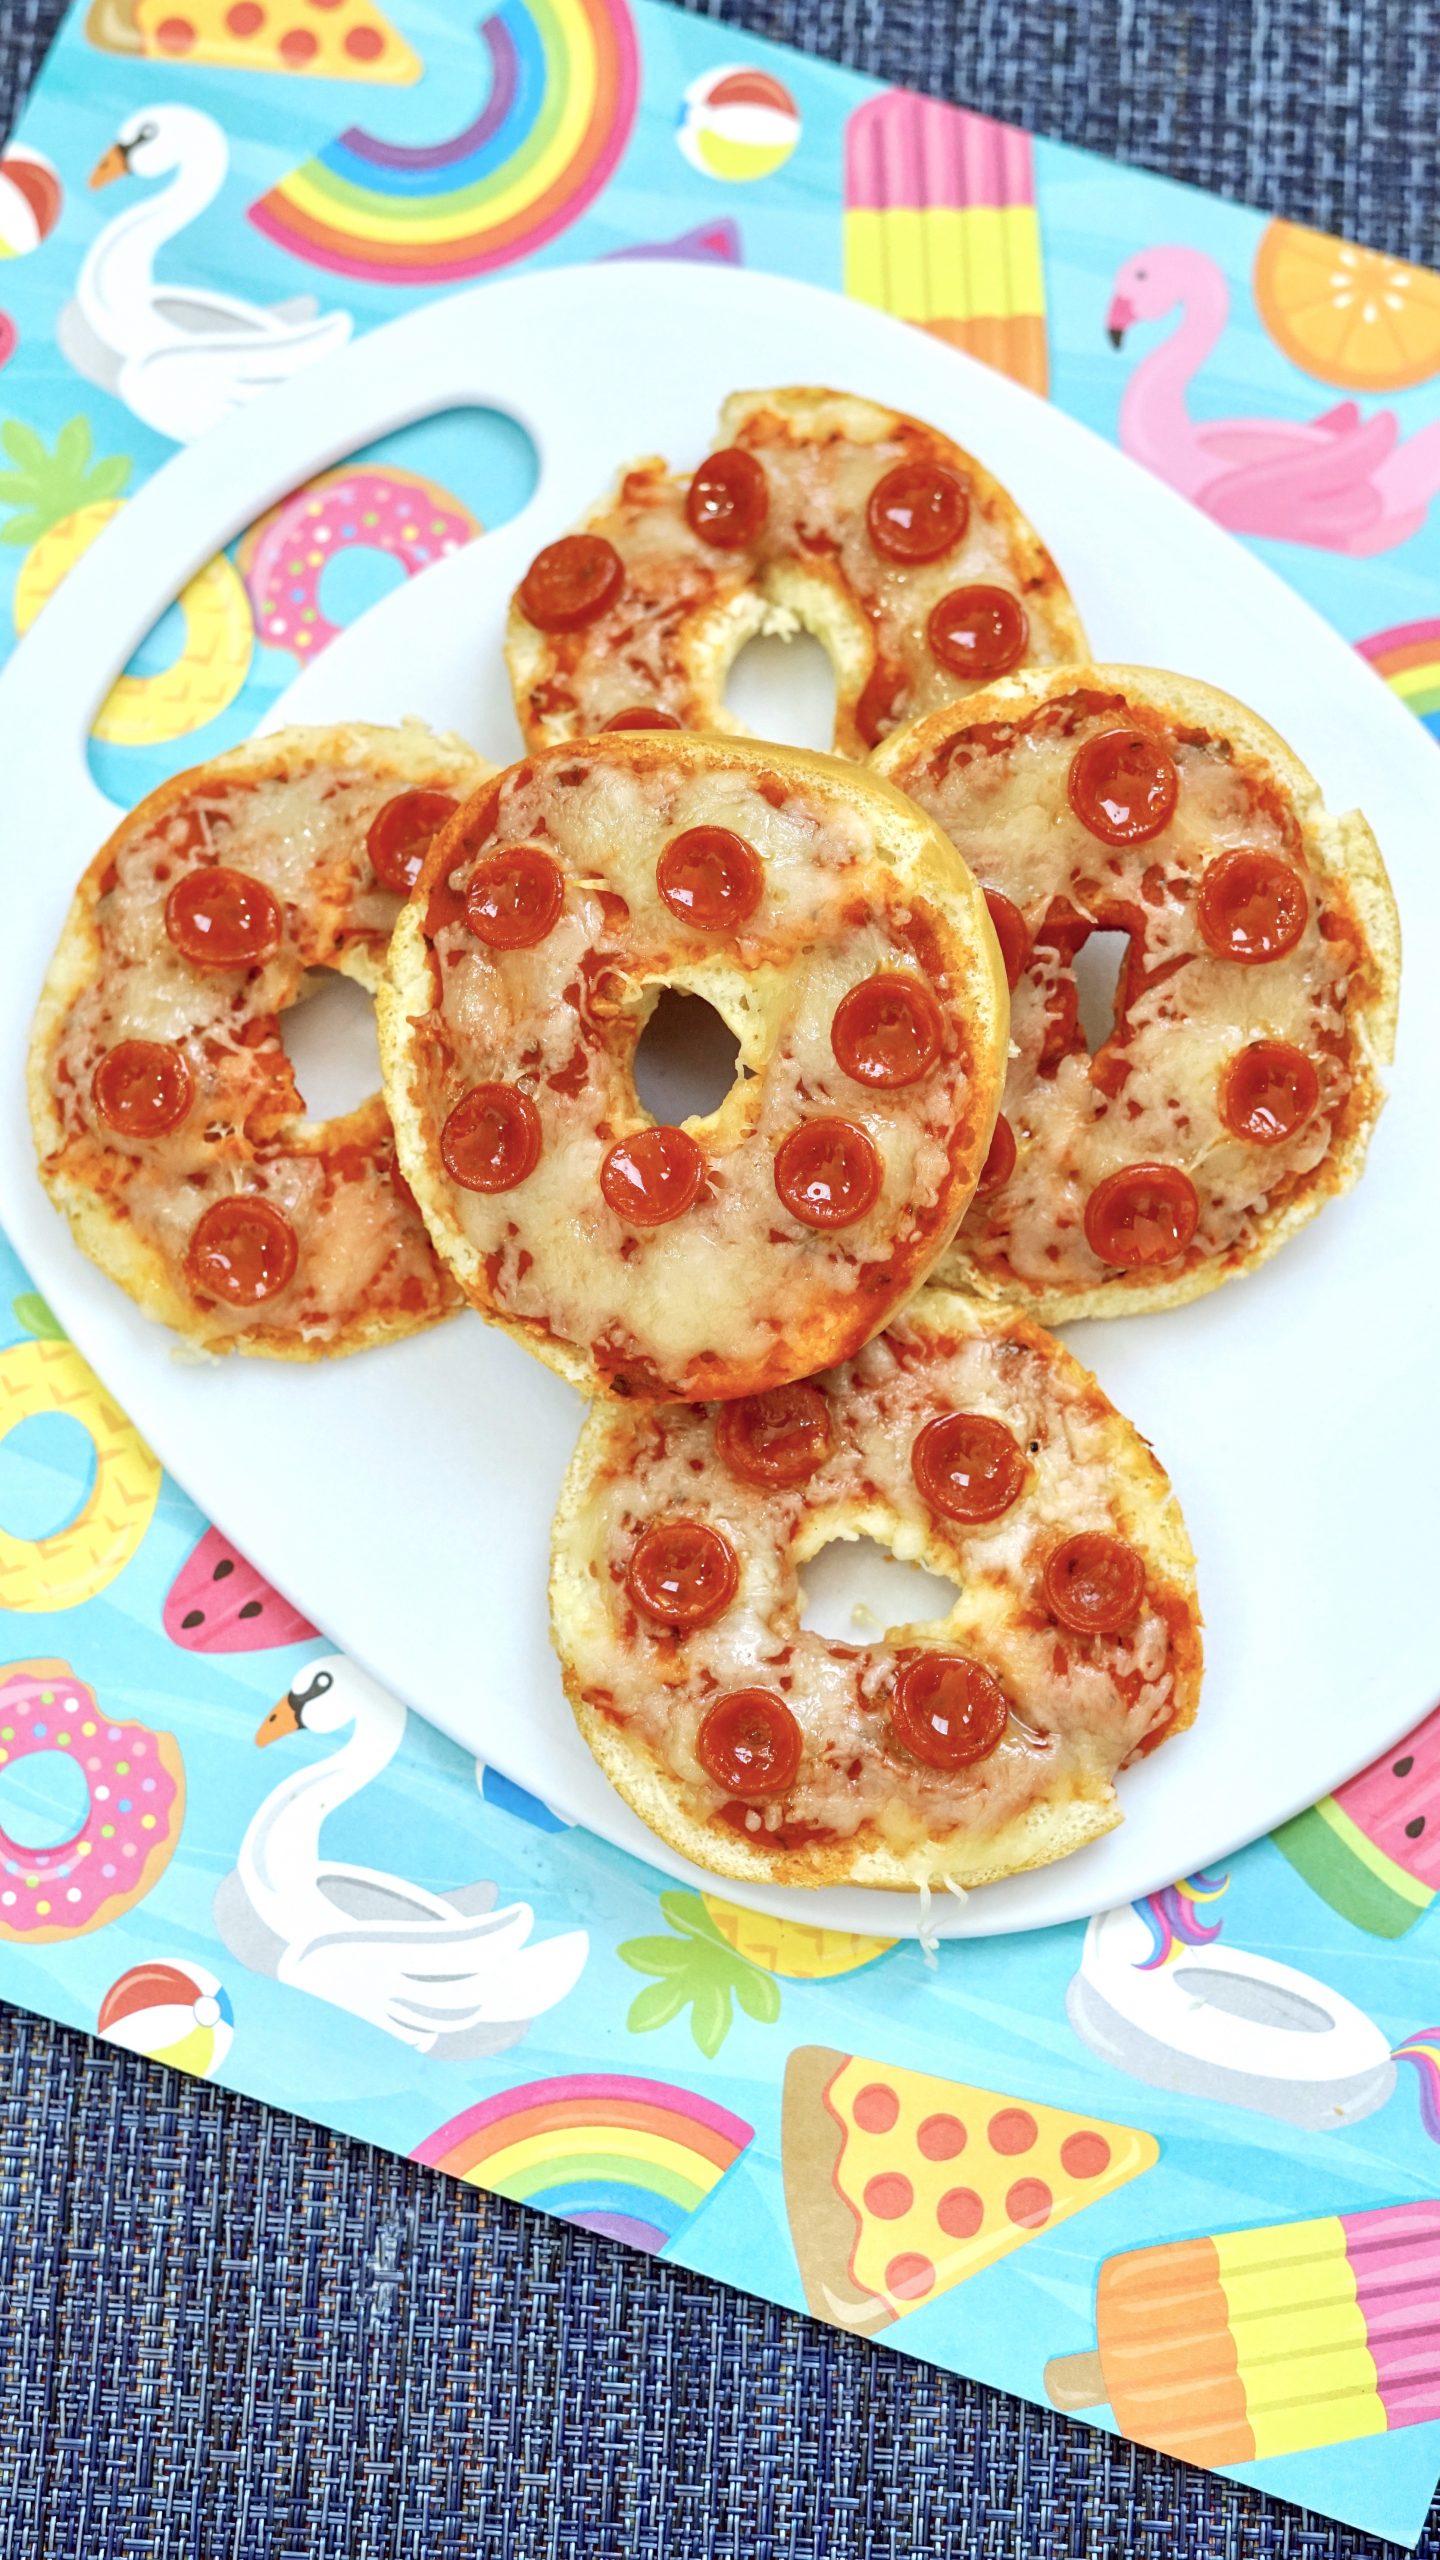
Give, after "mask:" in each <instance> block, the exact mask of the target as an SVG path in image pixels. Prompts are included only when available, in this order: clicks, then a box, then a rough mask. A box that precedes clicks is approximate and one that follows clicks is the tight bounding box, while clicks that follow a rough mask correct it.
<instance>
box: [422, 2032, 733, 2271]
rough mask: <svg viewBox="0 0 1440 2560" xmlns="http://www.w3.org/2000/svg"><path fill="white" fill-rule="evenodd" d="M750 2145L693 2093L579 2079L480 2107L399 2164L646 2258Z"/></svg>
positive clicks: (613, 2078) (620, 2079)
mask: <svg viewBox="0 0 1440 2560" xmlns="http://www.w3.org/2000/svg"><path fill="white" fill-rule="evenodd" d="M753 2134H754V2128H753V2126H751V2125H748V2124H746V2123H745V2122H744V2121H743V2120H742V2118H741V2117H739V2116H733V2115H731V2114H730V2113H729V2111H728V2109H727V2108H725V2107H717V2106H716V2105H714V2103H713V2102H712V2101H711V2100H710V2099H709V2098H700V2097H697V2096H696V2095H695V2094H694V2092H693V2090H690V2089H676V2088H672V2087H671V2085H670V2084H669V2083H668V2082H667V2081H664V2080H633V2079H629V2078H627V2077H625V2076H624V2075H622V2074H620V2073H616V2072H588V2071H587V2072H580V2073H577V2074H576V2075H575V2076H574V2077H572V2078H569V2079H564V2080H532V2081H531V2083H530V2085H529V2087H528V2088H523V2089H510V2090H507V2091H505V2092H504V2093H503V2094H502V2095H501V2096H500V2097H497V2098H484V2099H482V2100H481V2102H480V2104H479V2105H478V2106H475V2107H467V2108H466V2109H465V2112H464V2114H463V2115H458V2116H452V2118H451V2120H450V2122H449V2123H448V2124H442V2125H441V2127H440V2129H439V2131H438V2133H432V2134H430V2135H428V2136H427V2137H426V2139H425V2141H424V2142H422V2143H421V2144H420V2146H419V2148H418V2150H415V2151H412V2153H411V2155H410V2157H411V2158H412V2160H422V2161H424V2163H425V2165H426V2167H427V2168H431V2169H448V2171H449V2172H450V2175H451V2177H452V2178H463V2179H464V2180H465V2181H466V2183H467V2185H469V2186H472V2187H488V2188H489V2189H490V2190H491V2192H492V2193H493V2194H495V2195H500V2196H509V2197H511V2198H512V2200H513V2201H514V2202H515V2203H516V2204H533V2205H538V2206H539V2207H540V2208H541V2210H542V2211H543V2212H545V2213H558V2214H559V2215H560V2216H561V2217H562V2218H563V2219H564V2220H565V2221H566V2222H574V2223H578V2224H579V2226H580V2228H581V2230H582V2231H598V2232H601V2233H603V2234H604V2236H605V2238H606V2239H609V2240H624V2241H627V2242H628V2243H629V2245H630V2246H631V2248H633V2249H648V2250H650V2251H652V2252H654V2251H658V2250H660V2249H663V2248H664V2247H665V2245H666V2243H667V2242H668V2241H670V2240H673V2239H674V2237H675V2234H676V2232H677V2231H678V2230H679V2229H680V2227H681V2225H682V2223H684V2222H685V2221H686V2220H687V2219H688V2217H689V2216H690V2215H691V2214H692V2213H694V2212H695V2211H696V2210H697V2208H698V2207H699V2206H700V2205H702V2204H704V2202H705V2200H706V2198H707V2197H708V2196H710V2195H712V2194H713V2193H714V2190H715V2188H716V2187H718V2185H719V2183H720V2181H721V2179H722V2178H723V2177H724V2175H725V2172H726V2170H727V2169H728V2168H730V2167H731V2166H732V2164H733V2163H734V2162H735V2161H736V2160H737V2159H738V2158H739V2156H740V2154H741V2152H742V2151H743V2150H744V2149H745V2147H746V2144H747V2143H748V2142H750V2141H751V2140H752V2139H753Z"/></svg>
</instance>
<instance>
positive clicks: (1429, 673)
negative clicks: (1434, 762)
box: [1355, 620, 1440, 737]
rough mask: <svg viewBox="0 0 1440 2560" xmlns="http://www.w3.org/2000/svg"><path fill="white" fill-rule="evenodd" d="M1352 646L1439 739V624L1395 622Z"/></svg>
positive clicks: (1437, 622) (1434, 622) (1435, 622)
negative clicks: (1388, 628) (1393, 624)
mask: <svg viewBox="0 0 1440 2560" xmlns="http://www.w3.org/2000/svg"><path fill="white" fill-rule="evenodd" d="M1355 645H1356V647H1357V649H1358V650H1359V652H1360V655H1361V657H1362V658H1368V659H1369V661H1370V664H1371V666H1372V667H1373V668H1374V670H1375V672H1376V674H1377V675H1378V676H1383V677H1384V679H1385V682H1386V683H1387V684H1388V685H1389V687H1390V689H1391V691H1392V693H1398V694H1399V696H1400V699H1401V701H1402V702H1403V703H1404V704H1405V706H1406V709H1407V710H1410V711H1413V712H1414V714H1415V717H1416V719H1417V720H1423V721H1424V723H1425V726H1426V728H1427V729H1429V730H1430V731H1431V732H1432V733H1433V734H1434V736H1436V737H1440V621H1433V620H1432V621H1429V622H1397V623H1396V624H1395V626H1394V628H1393V630H1390V631H1377V632H1376V633H1375V634H1374V636H1373V638H1371V639H1369V640H1357V641H1356V643H1355Z"/></svg>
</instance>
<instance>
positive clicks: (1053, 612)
mask: <svg viewBox="0 0 1440 2560" xmlns="http://www.w3.org/2000/svg"><path fill="white" fill-rule="evenodd" d="M716 444H717V446H718V447H720V448H722V449H723V448H729V447H737V446H738V447H739V448H740V449H741V451H742V452H744V453H746V454H749V455H752V456H753V457H754V458H755V460H756V461H757V462H758V463H759V465H760V467H761V469H762V470H763V471H764V473H765V476H766V480H767V483H768V488H769V516H768V519H767V522H766V525H765V527H764V528H763V530H762V531H761V532H759V533H758V534H757V535H756V537H755V539H754V540H753V541H752V542H750V543H749V544H747V545H744V546H742V547H741V548H739V549H737V550H722V549H717V548H716V547H715V546H714V545H713V544H710V543H707V542H706V541H704V540H703V539H701V538H700V537H699V536H697V535H696V534H695V533H694V532H693V531H692V530H691V527H690V525H689V523H688V521H687V518H686V514H685V499H686V494H687V491H688V489H689V487H690V482H689V479H688V478H685V477H679V476H676V475H675V474H673V473H672V472H671V471H670V469H669V467H668V465H667V464H666V463H664V462H663V461H662V460H660V458H659V457H658V456H655V455H651V456H648V457H646V458H645V459H644V460H641V461H638V462H634V463H631V464H630V465H629V466H628V467H627V468H625V469H624V470H622V471H621V472H620V473H619V475H618V477H617V479H616V482H615V486H614V488H613V490H612V491H611V493H610V495H609V496H608V497H607V498H605V499H602V500H601V502H600V503H599V505H598V506H596V507H594V508H592V509H591V511H590V513H589V514H588V515H587V516H586V517H585V518H584V520H583V522H582V523H581V524H580V525H579V526H577V527H576V528H575V530H576V531H577V532H583V533H588V534H598V535H601V536H602V537H603V538H604V539H605V540H606V541H607V542H609V543H610V544H611V545H612V546H613V547H614V549H615V550H616V551H617V552H618V554H619V556H620V559H621V561H622V563H623V564H624V569H625V586H624V588H623V590H622V592H621V593H620V595H619V596H618V597H617V598H616V599H615V601H614V602H613V603H612V604H611V605H610V606H609V607H608V608H607V609H606V610H605V612H604V613H603V614H601V615H599V616H598V617H597V618H596V619H595V620H593V621H592V622H590V623H588V624H586V625H585V626H584V627H583V628H581V629H578V630H575V631H570V632H563V631H548V630H540V629H537V627H536V625H535V624H534V623H533V622H531V621H530V620H529V619H528V617H527V615H526V612H525V609H524V602H523V584H522V589H521V591H520V592H519V593H517V596H516V598H515V600H514V602H513V603H512V606H511V610H510V617H509V622H508V625H507V631H506V642H505V649H506V657H507V659H508V662H509V666H510V675H511V681H512V684H513V686H514V690H515V704H516V710H517V714H518V716H519V720H520V725H521V728H522V730H523V731H524V734H525V737H526V740H527V742H528V743H529V744H530V745H531V746H543V745H549V744H552V743H554V742H556V741H557V740H560V739H566V738H575V737H582V736H584V735H586V734H587V733H589V732H593V731H594V730H597V729H600V728H602V727H603V726H604V724H605V722H606V721H607V720H608V719H610V718H611V717H612V716H613V715H614V714H615V713H616V712H620V711H624V710H628V709H630V708H632V707H633V706H636V705H646V706H649V707H652V708H658V709H660V710H663V711H668V712H669V713H671V714H672V716H673V717H674V718H675V719H677V720H678V721H679V723H680V725H681V727H682V728H686V729H701V730H710V731H716V732H719V733H720V734H722V735H725V736H744V735H746V734H748V733H747V732H746V730H745V727H744V724H743V722H741V721H739V720H737V719H736V718H735V716H734V715H733V714H732V713H731V712H729V711H727V709H726V707H725V685H726V680H727V678H728V676H729V673H730V669H731V667H732V665H733V664H734V661H735V659H736V658H737V657H738V655H739V653H740V651H741V649H743V648H744V646H745V644H746V642H747V641H749V640H752V639H754V638H756V636H757V635H758V634H760V633H763V632H769V633H773V634H775V635H777V636H779V637H782V638H789V637H791V636H792V635H793V634H794V633H795V632H796V631H797V630H804V631H808V632H810V633H811V634H812V635H813V636H814V638H816V639H817V640H819V641H820V643H821V645H822V647H823V648H824V649H825V651H826V653H827V655H828V656H829V658H830V662H831V664H832V666H833V667H834V670H835V678H836V707H835V740H834V744H835V752H836V753H837V754H838V755H844V756H852V757H856V758H861V757H863V756H865V755H866V754H867V752H868V751H869V749H870V748H871V747H872V746H873V745H874V744H875V742H876V740H877V738H879V737H881V736H883V735H884V734H885V732H886V731H888V730H890V729H892V728H894V727H895V726H897V725H898V723H899V722H900V721H901V720H903V719H907V718H910V717H913V716H915V715H917V714H918V713H920V712H921V711H924V710H926V709H928V708H930V707H931V706H932V705H934V704H936V703H943V702H947V701H953V700H955V699H956V698H958V697H961V696H963V695H965V694H967V693H973V691H974V690H975V682H974V680H973V679H972V680H968V681H967V679H966V678H965V677H964V676H961V675H957V674H955V673H954V672H953V670H951V669H949V668H947V667H945V666H944V665H942V664H941V662H940V661H939V660H938V659H937V658H936V657H935V655H934V652H933V650H932V649H931V647H930V645H929V641H928V639H927V636H926V624H927V620H928V617H929V614H930V612H931V610H932V608H933V606H934V605H935V604H937V603H938V602H939V600H940V598H941V597H942V596H945V595H948V594H950V593H951V592H952V591H953V590H954V589H955V588H957V587H962V586H970V585H976V584H981V585H994V586H999V587H1001V588H1003V589H1005V590H1006V591H1007V592H1008V593H1009V594H1011V595H1014V596H1016V597H1018V598H1019V599H1020V600H1021V603H1022V606H1023V610H1024V614H1025V617H1026V619H1027V621H1028V632H1027V634H1026V638H1025V642H1024V661H1023V662H1025V663H1029V662H1032V661H1033V662H1034V663H1037V664H1039V665H1042V666H1046V665H1051V664H1053V663H1054V662H1055V661H1056V660H1061V659H1069V658H1075V657H1079V656H1082V655H1083V654H1084V650H1085V635H1084V632H1083V630H1082V628H1081V625H1080V619H1079V616H1078V614H1077V613H1076V610H1075V607H1074V604H1073V602H1072V600H1071V598H1070V595H1069V593H1068V591H1067V589H1066V587H1065V583H1064V581H1063V579H1062V578H1061V576H1060V572H1059V570H1058V569H1057V568H1056V566H1055V563H1054V561H1053V560H1052V559H1051V557H1050V554H1049V552H1048V551H1047V550H1046V548H1045V546H1044V544H1043V542H1042V541H1041V540H1040V537H1039V535H1038V534H1037V533H1036V531H1035V529H1034V527H1033V525H1031V524H1030V523H1029V521H1028V520H1027V518H1026V517H1025V516H1023V515H1022V514H1021V512H1020V510H1019V508H1018V507H1017V506H1016V504H1015V501H1014V499H1013V498H1011V497H1010V495H1009V493H1008V492H1007V491H1006V490H1005V489H1003V488H1002V487H1001V485H1000V483H999V481H998V480H996V479H994V478H993V477H992V475H991V473H990V472H988V471H987V470H986V469H985V467H984V465H983V464H982V463H979V462H977V461H976V460H975V458H974V456H973V454H969V453H966V452H965V451H964V450H963V449H962V448H961V447H960V446H959V445H957V444H954V443H953V442H952V441H951V439H950V438H949V437H948V436H945V435H942V434H941V433H940V432H939V430H938V429H937V428H935V427H931V426H927V425H926V424H925V423H924V422H923V420H921V419H918V418H911V417H907V416H906V415H905V414H904V412H903V411H900V410H895V409H887V408H883V407H881V406H880V405H879V404H878V403H877V402H875V401H871V400H862V399H858V398H856V397H855V396H854V395H853V394H850V393H847V392H838V391H827V390H824V389H819V388H814V389H809V388H799V389H793V388H792V389H789V390H781V391H737V392H735V393H733V394H732V396H731V397H730V399H729V400H727V401H726V403H725V406H724V408H723V410H722V412H721V416H720V425H719V432H718V434H717V437H716ZM913 461H921V462H926V463H933V464H935V465H938V466H940V467H941V468H942V469H943V470H945V471H947V472H949V473H952V474H954V475H955V476H956V477H957V478H958V479H960V480H961V481H962V482H963V484H964V487H965V489H966V492H967V494H968V499H969V519H968V522H967V524H966V527H965V530H964V532H963V534H962V535H961V536H960V537H959V538H958V539H957V540H956V542H955V543H954V544H953V545H952V546H951V547H949V548H948V549H947V550H946V551H945V552H944V553H943V554H942V555H941V556H940V557H939V558H937V559H934V560H929V561H917V562H914V563H911V564H900V563H896V562H894V561H887V560H886V559H884V558H883V557H882V556H881V555H879V554H878V553H877V552H876V551H875V549H874V546H873V544H872V543H871V541H870V539H869V537H868V534H867V530H866V522H865V507H866V501H867V499H868V497H869V494H870V491H871V489H872V488H873V487H874V486H875V485H876V483H877V482H878V481H879V480H880V479H881V478H882V477H883V476H884V475H885V474H886V473H887V472H888V471H890V470H892V469H894V468H895V467H896V466H897V465H899V464H901V463H904V462H913Z"/></svg>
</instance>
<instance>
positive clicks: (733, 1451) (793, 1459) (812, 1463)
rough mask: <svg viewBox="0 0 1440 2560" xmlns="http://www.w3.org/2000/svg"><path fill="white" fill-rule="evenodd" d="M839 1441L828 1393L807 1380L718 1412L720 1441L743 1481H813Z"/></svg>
mask: <svg viewBox="0 0 1440 2560" xmlns="http://www.w3.org/2000/svg"><path fill="white" fill-rule="evenodd" d="M834 1445H835V1435H834V1432H833V1431H832V1429H831V1427H830V1407H829V1405H828V1404H827V1403H826V1401H825V1396H824V1393H823V1391H822V1390H821V1389H820V1388H819V1387H815V1386H811V1385H810V1384H809V1383H808V1382H806V1381H800V1382H797V1384H796V1385H794V1386H791V1387H772V1388H770V1390H769V1392H768V1393H767V1394H765V1395H760V1396H741V1397H739V1398H738V1400H737V1401H736V1402H735V1403H734V1404H725V1405H722V1406H721V1408H720V1411H719V1413H718V1414H717V1415H716V1417H715V1446H716V1448H717V1449H718V1450H719V1452H720V1455H721V1457H722V1458H723V1460H724V1462H725V1464H726V1466H727V1467H728V1468H729V1470H730V1473H731V1474H732V1476H739V1478H740V1480H741V1482H742V1484H760V1485H766V1486H790V1485H797V1484H808V1482H809V1480H810V1478H811V1476H813V1475H814V1473H815V1470H816V1468H817V1467H820V1466H823V1465H824V1463H825V1460H826V1459H827V1458H828V1457H829V1455H830V1452H831V1450H832V1449H833V1447H834Z"/></svg>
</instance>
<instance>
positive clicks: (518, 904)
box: [465, 844, 565, 951]
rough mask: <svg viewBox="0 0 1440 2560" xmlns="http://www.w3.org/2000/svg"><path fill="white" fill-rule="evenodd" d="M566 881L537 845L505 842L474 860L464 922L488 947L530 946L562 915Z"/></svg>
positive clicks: (517, 948)
mask: <svg viewBox="0 0 1440 2560" xmlns="http://www.w3.org/2000/svg"><path fill="white" fill-rule="evenodd" d="M564 904H565V881H564V876H563V874H562V872H561V869H560V865H559V863H558V862H557V861H556V860H555V857H554V855H553V854H549V853H546V852H545V851H544V850H543V849H542V847H541V846H539V845H538V844H515V845H507V846H506V848H505V850H504V852H503V853H492V854H490V855H488V856H487V858H486V859H485V861H484V862H480V863H477V864H476V866H475V869H474V870H473V871H472V872H471V874H470V886H469V888H468V889H467V890H466V892H465V921H466V923H467V924H468V926H469V927H470V930H471V932H472V933H473V934H474V936H475V939H476V941H477V942H484V943H486V944H488V945H489V948H490V949H491V950H492V951H528V950H530V949H531V947H532V946H533V945H534V944H535V943H537V942H543V941H544V939H545V936H546V934H547V933H548V932H549V931H550V928H551V926H552V925H554V924H557V923H558V922H559V919H560V910H561V908H562V907H563V906H564Z"/></svg>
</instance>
